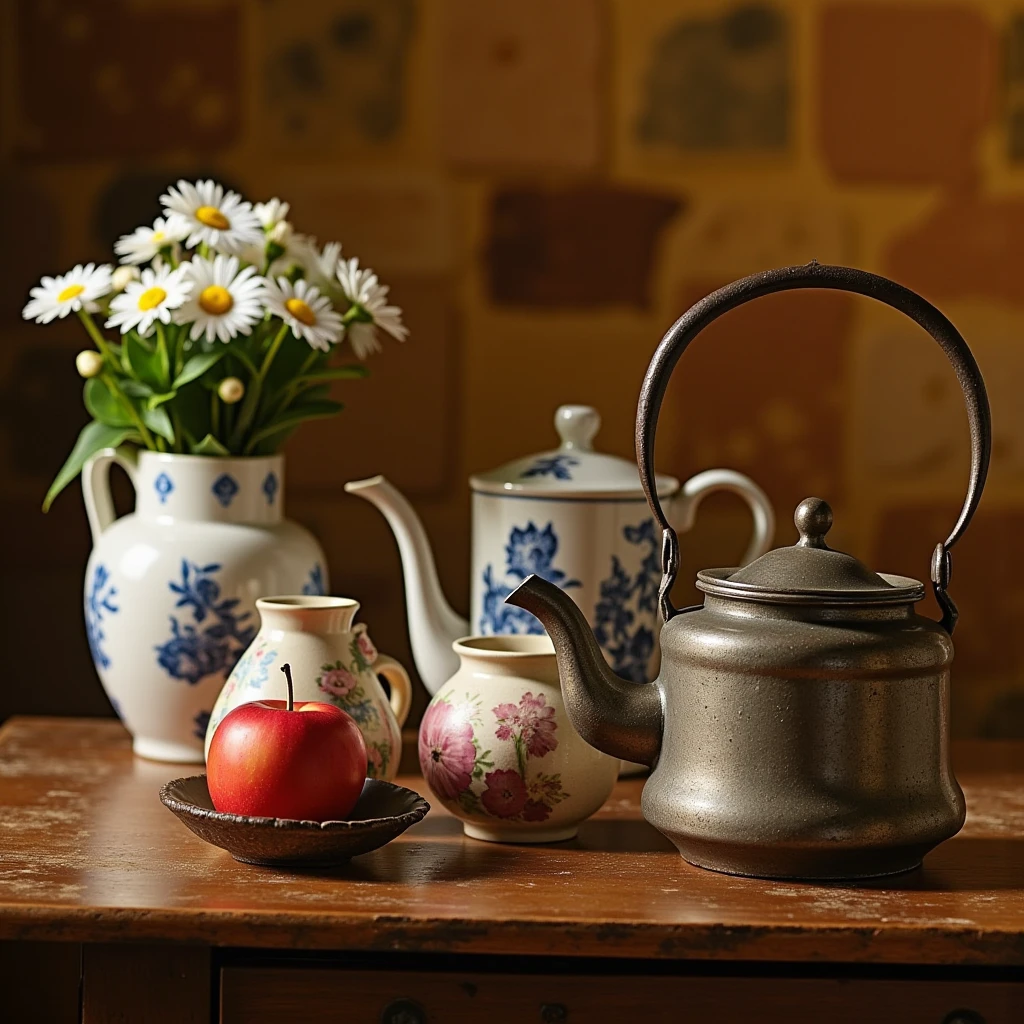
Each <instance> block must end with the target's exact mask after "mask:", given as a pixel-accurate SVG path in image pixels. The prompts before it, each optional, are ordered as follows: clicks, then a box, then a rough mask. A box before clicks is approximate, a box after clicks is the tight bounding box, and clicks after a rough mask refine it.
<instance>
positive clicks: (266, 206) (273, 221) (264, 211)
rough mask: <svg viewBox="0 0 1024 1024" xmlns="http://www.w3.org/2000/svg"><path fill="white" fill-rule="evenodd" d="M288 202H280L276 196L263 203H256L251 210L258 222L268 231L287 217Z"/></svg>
mask: <svg viewBox="0 0 1024 1024" xmlns="http://www.w3.org/2000/svg"><path fill="white" fill-rule="evenodd" d="M289 209H290V207H289V205H288V203H284V202H282V201H281V200H280V199H278V198H277V197H276V196H275V197H274V198H273V199H270V200H268V201H267V202H265V203H257V204H256V205H255V206H254V207H253V208H252V212H253V213H255V214H256V216H257V218H258V219H259V222H260V223H261V224H262V225H263V230H264V231H270V230H271V229H272V228H274V227H276V226H277V225H278V224H280V223H281V221H283V220H287V219H288V210H289Z"/></svg>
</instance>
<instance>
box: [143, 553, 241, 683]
mask: <svg viewBox="0 0 1024 1024" xmlns="http://www.w3.org/2000/svg"><path fill="white" fill-rule="evenodd" d="M220 571H221V566H220V565H219V564H216V563H213V564H211V565H203V566H198V565H194V564H192V563H191V562H189V561H188V560H187V559H184V558H183V559H182V560H181V581H180V582H178V583H175V582H174V581H173V580H172V581H171V582H170V583H169V584H168V586H169V587H170V589H171V592H172V593H174V594H177V595H178V601H177V603H176V604H175V606H174V607H175V608H183V609H186V608H187V609H189V610H190V611H191V618H192V621H191V622H189V621H187V616H186V615H185V614H184V613H183V614H182V616H181V621H179V618H178V616H176V615H172V616H171V617H170V619H171V637H170V639H168V640H166V641H165V642H164V643H162V644H160V645H158V646H157V647H156V652H157V662H158V663H159V664H160V666H161V667H162V668H163V669H164V670H165V671H166V672H167V673H168V675H170V676H171V677H172V678H174V679H181V680H184V681H185V682H187V683H188V684H189V685H191V686H195V685H196V684H197V683H199V682H200V681H201V680H202V679H205V678H206V677H207V676H210V675H214V674H216V673H220V674H222V675H225V676H226V675H227V673H228V672H230V671H231V669H232V668H233V667H234V665H235V662H237V661H238V658H239V656H240V655H241V653H242V651H244V650H245V649H246V647H248V646H249V644H251V643H252V641H253V638H254V637H255V636H256V627H255V626H253V625H250V624H249V622H248V620H249V619H250V618H251V617H252V614H251V613H250V612H245V613H244V614H242V615H239V614H237V611H236V609H237V608H238V605H239V603H240V602H239V599H238V598H236V597H233V598H222V597H221V590H220V584H219V583H218V582H217V581H216V579H214V576H215V574H216V573H218V572H220Z"/></svg>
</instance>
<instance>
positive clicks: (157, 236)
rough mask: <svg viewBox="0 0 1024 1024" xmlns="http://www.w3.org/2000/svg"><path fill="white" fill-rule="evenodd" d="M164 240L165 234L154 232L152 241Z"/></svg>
mask: <svg viewBox="0 0 1024 1024" xmlns="http://www.w3.org/2000/svg"><path fill="white" fill-rule="evenodd" d="M163 240H164V233H163V232H162V231H154V232H153V237H152V238H151V239H150V241H152V242H162V241H163Z"/></svg>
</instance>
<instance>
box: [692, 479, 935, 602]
mask: <svg viewBox="0 0 1024 1024" xmlns="http://www.w3.org/2000/svg"><path fill="white" fill-rule="evenodd" d="M793 522H794V523H795V524H796V528H797V530H798V531H799V533H800V539H799V540H798V541H797V542H796V544H794V545H793V546H792V547H786V548H774V549H773V550H772V551H769V552H767V553H766V554H764V555H762V556H761V557H760V558H757V559H755V560H754V561H753V562H751V563H750V564H749V565H745V566H744V567H743V568H742V569H705V570H704V571H703V572H699V573H698V574H697V586H698V588H699V589H700V590H703V591H704V592H705V593H708V594H714V595H716V596H719V597H734V598H738V599H740V600H747V601H765V602H770V603H774V604H838V603H846V602H860V603H865V604H879V603H883V604H889V603H890V602H891V603H897V602H907V601H918V600H920V599H921V598H922V597H924V585H923V584H922V583H920V582H919V581H918V580H915V579H911V578H910V577H908V576H892V575H889V574H886V573H877V572H872V571H871V570H870V569H869V568H868V567H867V566H866V565H864V563H863V562H861V561H860V560H859V559H857V558H854V557H853V555H848V554H845V553H844V552H842V551H834V550H833V549H832V548H830V547H829V546H828V545H827V544H826V543H825V534H826V533H828V531H829V529H830V528H831V526H832V509H831V508H830V507H829V505H828V502H825V501H822V500H821V498H805V499H804V500H803V501H801V502H800V504H799V505H797V507H796V512H795V513H794V514H793Z"/></svg>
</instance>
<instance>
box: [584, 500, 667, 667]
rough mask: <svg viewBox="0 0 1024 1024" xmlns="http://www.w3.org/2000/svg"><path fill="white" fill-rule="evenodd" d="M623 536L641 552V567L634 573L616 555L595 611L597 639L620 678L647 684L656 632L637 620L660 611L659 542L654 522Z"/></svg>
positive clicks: (604, 581) (630, 530)
mask: <svg viewBox="0 0 1024 1024" xmlns="http://www.w3.org/2000/svg"><path fill="white" fill-rule="evenodd" d="M622 533H623V536H624V537H625V539H626V540H627V541H628V542H629V543H630V544H633V545H636V546H637V547H638V548H639V549H640V552H641V555H642V557H641V561H640V567H639V568H638V570H637V571H636V572H635V573H631V572H629V570H627V569H626V568H625V566H623V564H622V562H621V561H620V560H619V557H618V555H612V570H611V575H610V576H608V578H607V579H605V580H602V581H601V590H600V598H599V599H598V602H597V607H596V608H595V609H594V636H595V637H596V639H597V642H598V644H599V645H600V646H601V649H602V650H603V651H604V652H605V654H606V655H607V656H608V660H609V663H610V664H611V667H612V668H613V669H614V670H615V672H616V673H617V674H618V675H620V676H622V677H623V678H625V679H632V680H633V682H635V683H646V682H647V681H648V679H647V664H648V662H649V661H650V659H651V655H652V654H653V653H654V632H653V631H652V630H651V629H649V628H648V627H647V626H645V625H642V624H637V622H636V619H637V616H638V615H639V614H641V613H646V614H647V615H653V614H655V613H656V611H657V607H658V581H659V579H660V578H661V574H660V566H659V564H658V554H657V549H658V539H657V535H656V532H655V526H654V520H653V519H645V520H644V521H643V522H642V523H639V524H637V525H636V526H627V527H625V528H624V529H623V531H622Z"/></svg>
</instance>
